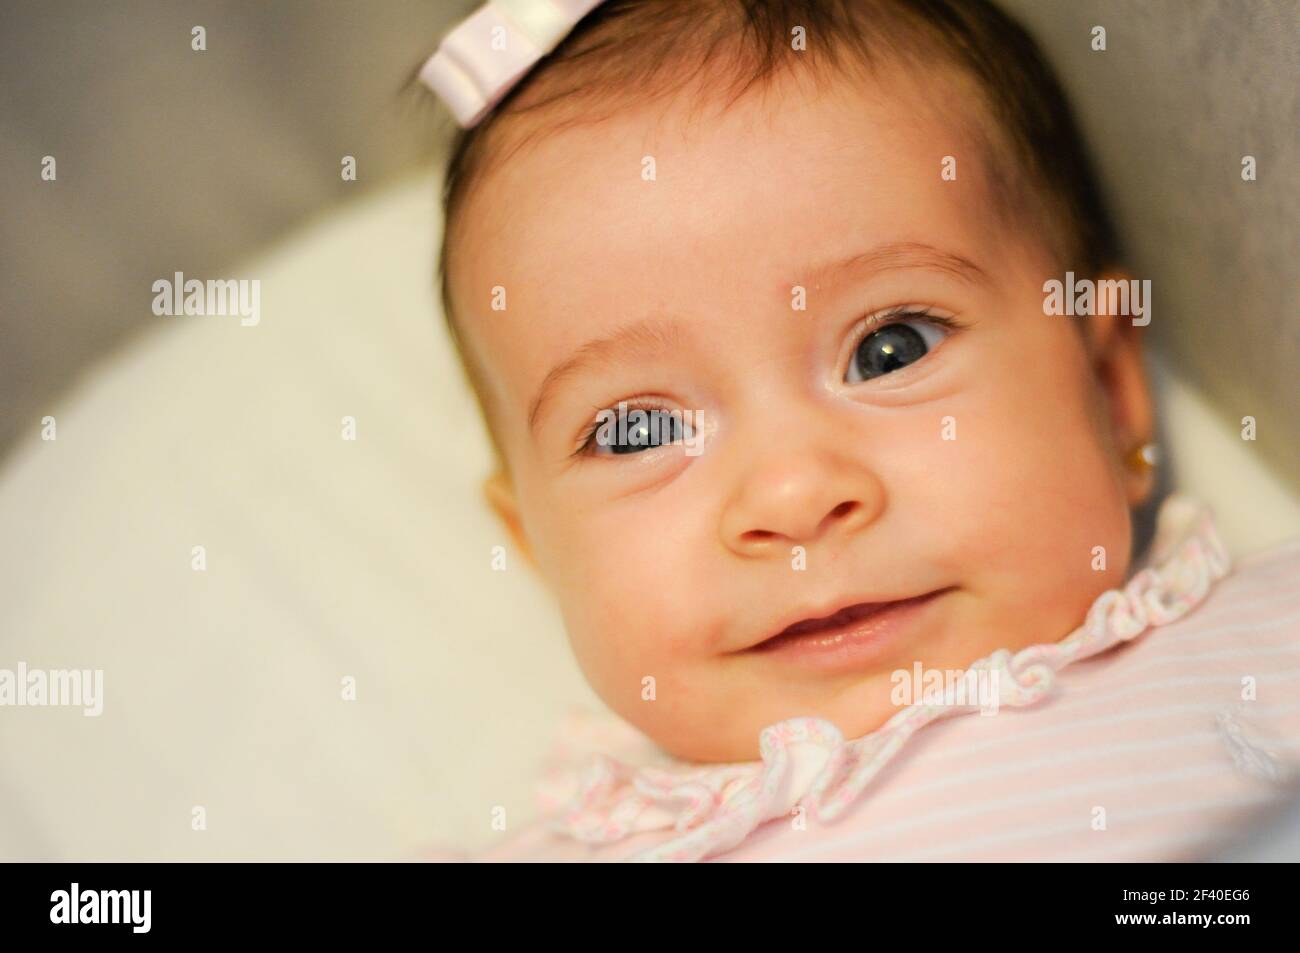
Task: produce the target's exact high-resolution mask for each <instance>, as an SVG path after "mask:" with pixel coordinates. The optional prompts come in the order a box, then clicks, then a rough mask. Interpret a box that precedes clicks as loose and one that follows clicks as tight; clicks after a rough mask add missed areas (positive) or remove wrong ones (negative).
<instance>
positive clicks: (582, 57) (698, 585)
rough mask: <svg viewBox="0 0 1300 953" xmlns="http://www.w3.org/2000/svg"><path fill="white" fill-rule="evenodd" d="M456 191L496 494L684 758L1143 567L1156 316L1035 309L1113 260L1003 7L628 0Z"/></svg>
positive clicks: (459, 303)
mask: <svg viewBox="0 0 1300 953" xmlns="http://www.w3.org/2000/svg"><path fill="white" fill-rule="evenodd" d="M447 214H448V221H447V227H446V233H445V240H444V241H445V245H444V249H443V269H444V270H443V274H444V300H445V304H446V307H447V313H448V317H449V319H450V320H451V322H452V326H453V328H454V331H455V336H456V338H457V343H458V346H459V347H460V348H461V352H462V357H463V359H464V361H465V364H466V367H467V370H468V371H469V374H470V377H471V379H472V381H473V384H474V386H475V388H476V391H477V393H478V395H479V399H480V402H481V404H482V406H483V409H484V414H485V416H486V419H487V420H488V423H489V429H490V431H491V433H492V435H493V438H494V441H495V444H496V447H497V452H498V456H499V461H500V471H499V472H498V473H497V474H495V475H494V476H493V477H492V478H491V479H490V480H489V481H488V496H489V499H490V500H491V501H492V503H493V505H494V506H495V508H496V509H497V511H498V512H499V513H500V515H501V516H502V518H503V519H504V521H505V523H506V525H507V526H509V527H510V529H511V531H512V532H513V534H514V536H515V539H516V542H517V543H518V545H519V546H520V547H521V548H522V550H523V551H524V552H525V553H527V554H528V555H529V557H530V558H531V560H532V561H533V562H534V563H535V565H536V566H537V568H538V570H539V571H540V574H541V576H542V577H543V579H544V580H545V582H546V583H547V585H548V586H549V588H550V589H551V590H552V591H553V592H554V594H555V596H556V597H557V599H558V601H559V605H560V607H561V610H562V613H563V616H564V619H565V622H566V625H567V628H568V632H569V637H570V640H571V643H572V646H573V649H574V651H575V653H576V655H577V658H578V661H579V664H580V665H581V667H582V669H583V671H584V673H585V674H586V677H587V678H588V680H589V681H590V682H591V684H592V686H593V687H594V688H595V690H596V691H597V692H598V693H599V694H600V696H601V697H602V698H603V699H604V700H605V702H606V703H607V704H608V705H609V706H610V707H611V708H612V709H613V710H614V711H615V712H617V713H618V714H620V715H621V716H623V717H624V718H625V719H627V720H628V721H629V722H631V723H632V724H634V725H635V726H637V727H638V728H639V729H641V730H642V731H643V732H645V733H646V734H647V735H649V736H650V737H651V738H653V739H654V740H655V741H656V742H657V743H658V744H659V745H660V746H661V747H663V748H664V749H666V750H668V751H669V752H672V753H673V754H676V755H678V756H681V757H686V758H693V759H699V760H707V761H730V760H750V759H753V758H756V757H757V756H758V735H759V732H760V730H761V729H762V728H763V727H764V726H766V725H768V724H771V723H773V722H776V721H780V720H782V719H785V718H790V717H794V716H798V715H814V716H819V717H823V718H826V719H829V720H830V721H832V722H834V723H835V724H836V725H838V726H839V727H840V728H841V729H842V730H843V731H844V733H845V735H846V736H847V737H857V736H860V735H862V734H864V733H866V732H868V731H871V730H873V729H874V728H876V727H878V726H879V725H880V724H881V723H883V722H884V721H885V720H886V719H887V718H888V717H889V716H890V715H891V714H892V713H893V712H894V711H896V710H897V709H896V707H895V705H894V704H893V703H892V702H891V697H890V696H891V675H892V673H894V672H895V671H897V670H900V669H907V670H911V669H912V668H913V664H914V663H915V662H920V663H921V664H922V666H923V667H924V668H925V669H948V670H954V669H962V668H964V667H965V666H967V665H968V664H969V663H970V662H972V661H974V660H975V659H978V658H980V657H982V656H984V655H987V654H988V653H989V652H991V651H993V650H995V649H998V648H1009V649H1012V650H1014V649H1016V648H1019V647H1023V646H1025V645H1030V644H1033V643H1037V642H1045V641H1055V640H1058V639H1060V638H1062V637H1063V636H1064V635H1066V634H1067V633H1068V632H1069V631H1071V630H1072V629H1073V628H1075V627H1076V626H1077V625H1078V624H1079V622H1080V621H1081V620H1082V618H1083V615H1084V614H1085V612H1086V610H1087V609H1088V607H1089V605H1090V604H1091V603H1092V601H1093V600H1094V599H1095V598H1096V597H1097V596H1098V595H1099V594H1100V593H1102V592H1103V591H1105V590H1106V589H1108V588H1112V587H1115V586H1117V585H1120V584H1121V583H1122V582H1123V580H1124V578H1125V576H1126V574H1127V572H1128V566H1129V561H1130V558H1131V555H1130V550H1131V544H1132V537H1133V532H1132V528H1131V527H1132V522H1131V518H1130V514H1131V510H1132V508H1133V507H1135V506H1136V505H1137V504H1138V503H1140V502H1141V501H1142V500H1143V499H1144V498H1145V497H1146V496H1147V495H1148V494H1149V493H1150V492H1151V490H1152V487H1151V485H1150V484H1151V477H1150V475H1149V474H1147V473H1144V472H1140V471H1137V470H1134V469H1130V468H1129V467H1128V466H1127V465H1126V462H1125V461H1126V459H1127V457H1128V455H1129V453H1130V452H1131V450H1132V449H1133V448H1134V447H1135V446H1138V445H1140V444H1143V443H1144V442H1146V441H1147V440H1149V439H1150V436H1151V431H1152V426H1153V422H1152V411H1151V407H1150V402H1149V398H1148V395H1147V389H1146V384H1145V378H1144V373H1143V369H1142V361H1141V355H1140V351H1139V345H1138V341H1137V338H1136V336H1137V331H1136V330H1135V329H1134V327H1133V324H1132V323H1131V322H1130V321H1129V320H1127V319H1125V318H1122V317H1119V316H1114V315H1109V316H1107V315H1101V316H1096V317H1088V318H1074V317H1063V316H1055V315H1048V314H1046V313H1045V308H1044V299H1045V294H1044V283H1045V282H1046V281H1048V280H1050V279H1053V278H1055V279H1057V280H1063V279H1064V278H1065V273H1066V272H1067V271H1072V272H1074V274H1075V275H1076V278H1083V277H1091V278H1101V277H1107V276H1109V277H1117V273H1115V272H1114V268H1115V266H1116V262H1117V250H1116V246H1115V241H1114V238H1113V234H1112V230H1111V227H1110V225H1109V222H1108V220H1107V218H1106V215H1105V212H1104V210H1103V208H1102V205H1101V202H1100V199H1099V197H1098V193H1097V190H1096V188H1095V184H1094V181H1093V178H1092V176H1091V173H1090V171H1089V168H1088V164H1087V162H1086V160H1085V158H1084V152H1083V148H1082V146H1081V143H1080V141H1079V138H1078V134H1077V132H1076V130H1075V128H1074V126H1073V123H1072V120H1071V119H1070V116H1069V111H1068V109H1067V107H1066V105H1065V102H1064V100H1063V97H1062V95H1061V93H1060V91H1059V89H1058V87H1057V85H1056V83H1055V81H1054V80H1053V79H1052V77H1051V75H1050V73H1049V72H1048V71H1047V69H1046V67H1045V66H1044V65H1043V63H1042V61H1041V58H1040V55H1039V54H1038V52H1037V51H1036V49H1035V48H1034V46H1033V44H1032V43H1031V41H1030V40H1029V39H1028V38H1027V37H1026V36H1025V34H1024V33H1023V32H1022V31H1021V30H1020V28H1018V27H1017V26H1015V25H1014V24H1013V23H1011V22H1010V21H1008V20H1006V19H1005V18H1004V17H1003V16H1001V15H1000V14H998V13H997V12H996V11H994V10H993V9H991V8H990V7H988V6H987V5H985V4H984V3H981V2H974V0H972V2H959V0H913V2H902V0H845V2H827V0H804V2H797V0H787V2H778V0H771V2H764V0H707V2H706V0H612V2H608V3H606V4H604V5H602V6H600V7H597V9H596V10H595V11H594V12H593V14H591V15H590V16H589V17H588V18H587V19H586V20H585V21H584V22H583V23H582V24H580V25H579V27H578V28H577V29H576V30H575V31H574V32H573V33H572V34H571V35H570V36H569V37H568V38H567V40H566V41H565V42H564V43H563V44H562V45H561V46H560V47H559V48H558V49H557V50H556V51H555V53H553V54H552V55H551V56H549V57H548V58H546V59H545V60H543V61H542V62H541V63H540V64H539V65H538V66H537V67H536V68H535V69H534V70H533V72H532V73H530V74H529V75H528V76H527V77H526V78H525V80H524V81H523V82H522V83H520V84H519V85H518V86H517V87H516V88H515V89H514V90H513V91H512V92H511V94H510V95H509V96H508V97H507V99H506V100H505V101H504V102H503V103H502V104H501V105H500V106H499V107H498V108H497V110H496V111H494V112H493V113H492V114H490V115H489V117H488V118H487V119H486V120H485V121H484V122H483V123H482V124H481V125H479V126H478V127H476V128H475V129H473V130H471V131H470V132H469V133H468V135H466V136H464V137H463V138H462V139H461V140H460V141H459V142H458V144H457V148H456V153H455V157H454V159H453V162H452V165H451V169H450V173H449V178H448V194H447ZM620 405H622V409H621V410H620ZM603 411H610V412H612V414H613V417H612V418H611V415H610V414H609V413H602V412H603ZM636 411H640V413H637V412H636ZM620 418H621V419H620ZM620 424H621V425H622V426H620ZM1099 547H1100V549H1099ZM881 604H887V605H881ZM849 607H852V608H851V609H850V608H849ZM845 609H849V611H846V612H843V613H842V614H840V615H838V616H837V617H836V618H835V619H833V620H831V621H830V622H829V623H827V624H826V625H827V626H828V628H821V629H818V627H817V626H816V625H813V624H812V623H809V624H807V625H802V626H797V627H796V628H795V629H794V631H793V632H786V634H785V635H784V636H783V637H782V638H779V639H778V638H774V637H776V636H777V635H778V634H779V633H782V632H783V631H784V630H787V629H788V627H790V626H792V625H795V624H796V623H799V622H800V621H801V620H813V619H824V618H825V617H829V616H833V615H835V614H836V613H840V611H841V610H845ZM810 631H820V632H821V633H822V634H821V635H810V634H808V633H809V632H810ZM801 633H802V635H801ZM651 679H652V680H653V681H649V680H651Z"/></svg>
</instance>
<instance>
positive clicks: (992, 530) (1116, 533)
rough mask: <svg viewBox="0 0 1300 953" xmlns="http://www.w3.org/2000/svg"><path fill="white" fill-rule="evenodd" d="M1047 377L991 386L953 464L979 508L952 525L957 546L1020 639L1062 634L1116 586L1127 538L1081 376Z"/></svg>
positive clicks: (1122, 507)
mask: <svg viewBox="0 0 1300 953" xmlns="http://www.w3.org/2000/svg"><path fill="white" fill-rule="evenodd" d="M1051 382H1052V379H1050V378H1049V379H1045V380H1038V381H1034V380H1025V381H1024V382H1023V383H1024V384H1025V389H1026V392H1025V393H1023V394H1018V393H1016V389H1015V388H1004V389H1001V390H998V391H995V392H993V393H992V394H991V397H990V400H989V403H988V405H987V407H986V412H984V413H979V414H973V415H972V416H971V419H970V420H969V422H968V423H969V425H970V426H968V427H967V430H966V434H965V435H963V439H965V437H967V436H968V437H969V438H970V440H969V442H968V443H967V445H966V447H965V448H964V453H965V454H966V456H967V457H968V459H967V460H966V461H965V463H964V465H963V466H962V467H961V470H962V471H963V472H965V473H967V474H969V479H970V482H971V484H973V485H972V486H971V487H970V491H971V493H970V497H969V499H970V500H971V501H972V502H974V501H978V502H979V503H980V504H981V505H982V508H983V512H982V513H972V514H970V516H971V518H969V519H967V520H964V521H963V522H962V524H961V525H963V526H964V527H965V533H964V534H963V538H962V540H961V543H960V545H961V546H962V547H963V548H964V549H966V551H967V556H968V561H969V562H968V564H969V565H970V566H971V567H972V584H973V585H974V586H976V587H977V588H979V589H982V590H983V591H984V592H985V595H986V596H987V597H988V603H987V604H988V606H989V607H990V608H991V609H994V610H995V611H998V612H1004V613H1006V614H1007V616H1008V618H1016V619H1022V620H1024V624H1025V629H1026V631H1025V632H1024V633H1022V635H1021V636H1020V637H1019V638H1018V641H1020V642H1022V643H1025V644H1027V642H1029V641H1039V640H1042V639H1043V638H1047V637H1049V636H1051V635H1052V633H1055V635H1054V636H1053V637H1060V636H1063V635H1065V634H1066V632H1067V631H1069V629H1071V628H1073V627H1074V626H1075V625H1077V624H1078V622H1079V621H1081V619H1082V614H1083V612H1085V611H1086V610H1087V608H1088V606H1089V605H1090V604H1091V602H1092V601H1093V600H1094V599H1095V598H1096V596H1097V595H1099V594H1100V593H1101V592H1103V591H1105V590H1106V589H1108V588H1112V587H1115V586H1118V585H1120V584H1122V582H1123V578H1124V574H1125V572H1126V570H1127V566H1128V556H1129V545H1130V539H1131V528H1130V517H1129V512H1128V508H1127V504H1126V501H1125V498H1124V493H1123V488H1122V486H1121V485H1120V483H1119V481H1118V480H1117V477H1116V473H1115V469H1114V463H1113V460H1112V458H1111V455H1110V451H1109V450H1108V448H1107V446H1106V443H1105V440H1104V438H1103V437H1102V435H1101V434H1099V433H1098V431H1097V426H1096V423H1095V419H1094V415H1093V414H1092V412H1091V409H1090V406H1089V404H1088V400H1089V397H1090V395H1089V392H1088V390H1087V386H1086V381H1084V382H1081V383H1080V384H1079V385H1078V386H1075V387H1069V386H1057V387H1055V388H1049V387H1048V386H1047V385H1048V384H1049V383H1051ZM1057 383H1059V381H1057ZM1034 394H1036V395H1037V396H1038V397H1039V399H1038V400H1037V401H1035V400H1032V399H1029V398H1030V397H1031V396H1032V395H1034ZM981 450H984V451H985V453H984V455H983V460H982V462H980V460H979V457H980V451H981ZM1057 629H1061V630H1062V631H1059V632H1058V631H1056V630H1057ZM1026 640H1027V641H1026Z"/></svg>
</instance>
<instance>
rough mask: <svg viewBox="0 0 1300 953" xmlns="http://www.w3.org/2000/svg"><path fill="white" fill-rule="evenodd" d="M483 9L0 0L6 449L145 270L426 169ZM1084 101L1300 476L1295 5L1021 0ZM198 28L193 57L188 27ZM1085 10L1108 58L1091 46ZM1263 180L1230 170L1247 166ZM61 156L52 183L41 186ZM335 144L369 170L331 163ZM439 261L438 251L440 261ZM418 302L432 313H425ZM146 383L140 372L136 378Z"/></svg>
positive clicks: (1279, 462)
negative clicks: (343, 172) (200, 36)
mask: <svg viewBox="0 0 1300 953" xmlns="http://www.w3.org/2000/svg"><path fill="white" fill-rule="evenodd" d="M475 6H476V4H472V3H461V2H451V0H424V2H420V0H376V2H369V3H345V2H338V0H320V2H304V0H275V2H260V0H259V2H251V0H242V2H224V3H223V2H177V3H163V2H158V0H155V2H146V0H137V2H115V3H103V2H98V0H77V2H71V0H56V2H49V3H12V2H10V3H8V4H6V5H5V7H4V8H3V12H2V13H0V18H2V19H0V183H3V185H2V188H3V192H2V193H0V454H3V453H4V452H5V450H6V449H7V448H8V447H10V446H11V445H12V443H13V441H14V439H15V437H16V436H17V435H18V434H19V433H25V432H27V431H28V430H31V431H33V432H34V431H35V429H36V428H38V427H39V421H40V417H41V416H42V415H43V414H45V413H49V412H51V402H52V401H53V400H54V399H55V398H56V397H58V395H60V394H61V393H63V392H64V391H65V390H66V389H67V388H68V387H69V386H70V385H72V384H73V383H74V382H75V381H76V380H77V379H78V377H79V375H81V374H82V373H83V372H84V371H85V370H86V368H87V367H88V366H90V365H91V364H92V362H95V361H98V360H103V359H105V357H106V356H109V355H111V354H112V353H114V351H115V349H117V348H119V347H121V346H124V345H125V344H126V343H127V342H129V341H130V340H131V339H132V337H133V336H135V335H136V334H138V333H140V332H142V331H144V330H146V329H149V328H156V327H158V326H159V322H158V319H157V318H155V317H154V316H153V315H152V313H151V311H150V302H151V300H152V292H151V291H150V286H151V284H152V282H153V281H154V280H155V279H157V278H160V277H166V276H170V275H171V274H172V273H173V272H174V271H183V272H186V273H187V274H192V275H196V276H209V277H210V276H212V275H218V274H224V273H226V272H227V271H228V270H230V269H232V268H235V267H237V266H238V263H239V262H240V261H241V260H243V259H246V258H248V257H250V256H251V255H253V254H254V253H256V251H257V250H258V249H259V248H261V247H263V246H265V245H266V244H267V243H269V242H271V241H273V240H274V239H276V238H277V237H278V236H281V235H283V234H284V233H285V232H286V231H287V230H289V229H291V228H292V227H293V226H295V225H296V224H298V223H301V222H302V221H303V220H304V219H306V218H308V217H309V216H311V215H313V214H314V213H317V212H319V211H321V210H322V209H324V208H326V207H328V206H330V205H332V204H333V203H336V202H341V201H347V200H348V199H351V198H355V197H356V196H359V195H361V194H364V193H366V192H367V191H369V190H372V189H374V188H375V187H377V186H379V185H380V184H382V183H383V182H385V181H386V180H389V179H390V178H392V177H393V176H395V175H397V174H399V173H400V172H401V171H403V170H404V169H407V168H410V167H411V166H413V165H414V164H417V163H420V162H427V161H437V157H438V155H439V153H440V148H441V145H442V144H443V143H444V142H445V137H446V132H447V130H448V128H449V126H448V120H447V117H446V116H445V114H444V113H442V112H441V110H440V109H439V108H437V107H435V105H434V104H433V102H432V101H431V97H429V96H427V95H423V94H422V93H421V91H420V90H419V89H418V88H415V87H413V86H412V85H411V83H410V80H411V77H412V75H413V72H414V70H415V69H416V68H417V67H418V65H419V64H420V63H421V62H422V61H423V59H424V58H425V57H426V56H427V55H428V54H429V53H430V52H431V51H432V50H433V48H434V47H435V46H436V42H437V39H438V38H439V37H440V35H441V34H442V32H443V31H444V30H445V29H446V28H447V27H448V26H449V25H450V24H451V23H453V22H455V21H456V20H457V19H459V18H460V17H461V16H463V15H465V14H466V13H467V12H468V11H469V10H471V9H473V8H474V7H475ZM1005 6H1006V7H1007V8H1009V9H1010V10H1011V11H1012V12H1014V13H1016V14H1017V15H1019V16H1021V17H1022V19H1023V20H1025V22H1026V23H1027V24H1028V25H1029V26H1030V28H1031V29H1032V31H1033V32H1034V33H1035V34H1036V35H1037V36H1038V37H1039V39H1040V42H1042V43H1043V44H1044V46H1045V47H1046V49H1047V51H1048V53H1049V56H1050V57H1051V58H1052V59H1053V61H1054V62H1055V64H1056V65H1057V67H1058V69H1059V70H1060V72H1061V73H1062V74H1063V76H1064V78H1065V81H1066V84H1067V86H1068V88H1069V89H1070V91H1071V93H1072V94H1073V96H1074V98H1075V101H1076V104H1077V105H1078V107H1079V111H1080V113H1081V115H1082V118H1083V121H1084V125H1085V129H1086V132H1087V134H1088V137H1089V140H1090V142H1091V143H1092V145H1093V148H1094V150H1095V151H1096V154H1097V157H1098V160H1099V162H1100V165H1101V167H1102V170H1103V176H1104V179H1105V182H1106V185H1107V188H1108V191H1109V193H1110V195H1111V197H1112V200H1113V204H1114V206H1115V210H1116V214H1117V217H1118V219H1119V222H1120V224H1121V227H1122V229H1123V231H1124V233H1125V236H1126V238H1127V239H1128V244H1129V247H1130V250H1131V252H1132V263H1133V265H1134V267H1135V268H1136V271H1137V274H1138V275H1139V276H1140V277H1149V278H1151V279H1152V281H1153V290H1154V314H1155V318H1154V322H1153V326H1152V331H1153V332H1154V335H1155V338H1156V341H1157V342H1158V345H1159V347H1160V348H1161V349H1162V350H1164V351H1166V352H1168V353H1169V354H1171V355H1172V356H1173V357H1174V358H1175V359H1176V361H1177V362H1178V364H1179V365H1180V366H1181V367H1182V368H1183V369H1184V371H1185V372H1186V373H1188V374H1189V375H1190V376H1191V377H1192V379H1193V380H1195V381H1196V382H1197V383H1199V384H1200V385H1201V386H1202V387H1204V388H1205V389H1206V390H1207V391H1208V392H1209V393H1210V394H1211V395H1212V396H1213V397H1214V399H1215V400H1216V402H1217V404H1218V406H1219V408H1220V411H1221V413H1222V414H1223V416H1224V418H1225V419H1227V420H1232V421H1239V420H1240V418H1241V417H1242V416H1243V415H1246V414H1250V415H1253V416H1255V417H1257V418H1258V420H1259V443H1258V448H1259V451H1260V452H1261V453H1262V454H1263V455H1264V456H1265V457H1266V458H1267V459H1268V460H1269V461H1270V463H1271V464H1273V465H1274V466H1275V467H1277V468H1279V469H1280V470H1281V472H1283V473H1285V474H1288V475H1289V476H1291V477H1292V478H1294V479H1297V480H1300V455H1297V454H1296V453H1295V452H1294V447H1295V445H1296V443H1297V440H1300V416H1297V414H1296V413H1295V411H1296V410H1297V405H1296V401H1295V381H1296V379H1297V376H1300V318H1298V317H1297V310H1296V280H1295V269H1294V266H1293V262H1294V259H1295V256H1296V252H1297V248H1298V247H1300V243H1297V240H1296V238H1297V236H1296V224H1295V223H1296V219H1297V215H1296V212H1297V187H1296V184H1295V183H1296V171H1297V168H1296V151H1297V144H1296V130H1297V128H1300V121H1298V120H1300V116H1298V115H1297V95H1296V89H1297V83H1296V79H1297V34H1296V29H1295V23H1296V19H1297V13H1300V10H1298V9H1297V3H1295V2H1290V0H1144V2H1139V0H1110V2H1097V0H1094V2H1079V0H1059V2H1058V0H1009V2H1007V3H1005ZM196 24H200V25H203V26H204V27H205V28H206V30H207V50H206V52H201V53H199V52H194V51H192V50H191V49H190V29H191V27H192V26H194V25H196ZM1095 24H1101V25H1103V26H1105V27H1106V28H1107V34H1108V37H1107V38H1108V49H1107V51H1106V52H1104V53H1097V52H1093V51H1092V50H1091V48H1090V30H1091V27H1092V26H1093V25H1095ZM1245 154H1251V155H1254V156H1256V157H1257V159H1258V163H1259V179H1258V181H1256V182H1253V183H1246V182H1243V181H1242V180H1241V177H1240V162H1241V157H1242V156H1243V155H1245ZM45 155H53V156H55V158H56V160H57V162H58V179H57V181H56V182H43V181H41V178H40V167H41V158H42V156H45ZM343 155H354V156H356V157H357V161H358V171H359V178H358V181H357V182H353V183H346V182H343V181H342V180H341V179H340V176H339V168H340V167H339V162H340V158H341V157H342V156H343ZM431 268H432V263H431ZM432 319H433V318H432V316H431V320H432ZM141 386H148V382H141Z"/></svg>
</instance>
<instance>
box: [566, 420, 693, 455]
mask: <svg viewBox="0 0 1300 953" xmlns="http://www.w3.org/2000/svg"><path fill="white" fill-rule="evenodd" d="M689 430H690V427H689V425H688V424H687V423H686V422H685V421H684V420H683V419H682V416H681V414H680V413H676V414H675V413H672V412H670V411H667V410H640V409H634V410H629V411H628V412H627V413H626V414H613V413H611V414H609V415H608V416H606V417H605V419H604V421H603V422H601V423H599V424H598V425H597V426H596V428H595V429H594V430H593V431H592V434H591V437H590V438H589V440H588V444H589V446H590V448H591V451H590V452H592V453H594V454H597V455H602V456H604V455H611V454H620V455H621V454H625V453H640V452H641V451H643V450H649V449H651V448H653V447H663V446H667V445H669V444H673V443H681V442H682V441H683V440H684V439H685V438H686V435H687V431H689Z"/></svg>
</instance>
